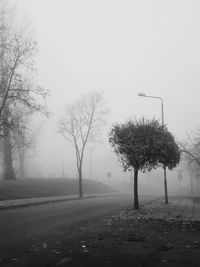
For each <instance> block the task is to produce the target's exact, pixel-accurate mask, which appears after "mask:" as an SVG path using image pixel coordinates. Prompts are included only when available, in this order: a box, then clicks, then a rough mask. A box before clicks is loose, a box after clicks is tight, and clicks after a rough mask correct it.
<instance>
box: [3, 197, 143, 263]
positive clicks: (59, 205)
mask: <svg viewBox="0 0 200 267" xmlns="http://www.w3.org/2000/svg"><path fill="white" fill-rule="evenodd" d="M141 202H142V200H141ZM132 205H133V197H132V196H130V195H125V194H122V195H120V194H119V195H112V196H107V197H105V196H104V197H96V198H88V199H82V200H79V199H78V200H69V201H63V202H56V203H48V204H42V205H37V206H30V207H23V208H15V209H8V210H1V211H0V266H1V265H2V264H3V263H4V264H5V263H6V265H2V266H10V265H7V264H8V263H9V261H12V260H13V259H14V260H15V258H16V259H18V258H22V257H24V255H25V254H26V253H27V251H29V252H28V253H30V250H31V247H32V246H33V244H34V243H35V244H36V241H37V242H39V243H40V244H42V242H44V244H47V243H52V240H53V241H56V240H61V239H63V235H65V239H66V238H67V239H69V240H70V239H71V240H72V239H73V240H75V239H76V235H78V234H79V232H78V231H76V229H79V228H80V227H81V226H84V227H85V228H84V229H85V231H87V228H89V227H90V225H91V224H92V223H94V221H95V222H97V223H99V224H101V220H103V219H105V218H106V216H108V215H109V216H110V215H111V214H112V213H114V212H115V211H117V210H120V209H123V208H125V207H130V206H132ZM75 226H77V228H76V227H75ZM12 266H15V265H12Z"/></svg>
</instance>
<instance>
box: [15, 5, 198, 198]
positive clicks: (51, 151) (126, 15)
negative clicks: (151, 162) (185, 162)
mask: <svg viewBox="0 0 200 267" xmlns="http://www.w3.org/2000/svg"><path fill="white" fill-rule="evenodd" d="M13 2H14V3H17V5H18V14H19V16H20V17H21V18H23V19H24V21H29V22H30V27H31V28H32V29H33V36H34V39H35V40H36V41H37V42H38V48H39V51H38V54H37V55H36V58H35V60H36V67H37V69H38V81H39V83H40V84H41V85H42V86H44V87H46V88H48V89H50V90H51V96H50V97H49V99H48V100H47V104H48V106H49V109H50V112H51V114H52V115H51V117H50V118H49V119H48V120H47V119H45V118H41V119H39V120H38V121H37V123H38V124H40V120H41V121H42V127H41V130H40V132H39V133H38V136H37V138H36V146H35V147H34V151H30V152H29V155H27V158H26V168H27V174H28V176H31V177H44V178H45V177H63V176H64V177H66V178H72V177H74V178H76V177H77V175H78V174H77V170H76V161H75V152H74V150H73V148H72V147H71V146H70V144H69V143H67V141H66V140H64V139H63V138H62V136H61V135H59V133H58V132H57V129H56V124H57V120H58V119H59V117H60V116H61V115H62V114H63V111H64V107H65V106H66V105H67V104H71V103H73V102H74V101H75V100H76V99H77V98H78V97H79V96H81V95H82V94H84V93H88V92H91V91H101V92H103V94H104V98H105V100H106V101H107V106H108V107H109V109H110V113H109V114H108V116H107V118H106V119H107V125H106V126H105V127H104V129H103V134H102V136H101V138H100V139H99V140H98V142H96V143H95V144H88V147H87V149H86V152H85V158H84V166H83V168H84V169H83V177H84V178H92V179H96V180H98V181H102V182H105V183H107V184H109V185H111V186H118V185H121V186H122V187H123V188H124V190H128V188H130V187H129V186H127V185H126V183H130V173H123V171H122V168H121V166H120V165H119V163H118V160H117V157H116V155H115V154H114V153H113V152H112V149H111V147H110V146H109V144H108V132H109V130H110V128H111V126H112V124H113V123H115V122H124V121H125V120H126V119H128V118H130V117H132V118H134V117H137V118H140V117H142V116H144V117H146V118H156V119H158V120H160V122H161V105H160V101H159V100H156V99H148V98H142V97H139V96H137V94H138V93H139V92H144V93H146V94H147V95H152V96H160V97H162V98H163V100H164V119H165V123H166V124H167V126H168V129H169V131H171V132H172V133H173V134H174V136H175V137H176V139H178V140H182V139H184V138H185V137H186V135H187V133H188V132H191V131H192V130H194V129H195V128H196V127H197V126H198V125H199V114H200V105H199V98H200V91H199V87H200V76H199V71H200V50H199V47H200V35H199V31H200V17H199V8H200V3H199V1H197V0H196V1H195V0H194V1H192V2H189V1H184V0H176V1H174V0H173V1H171V0H170V1H166V2H164V1H159V0H157V1H155V0H153V1H148V0H144V1H131V0H130V1H128V0H127V1H118V0H106V1H103V0H101V1H94V0H93V1H92V0H85V1H82V0H74V1H68V0H67V1H66V0H59V1H55V0H43V1H39V0H15V1H13ZM34 123H35V122H34ZM37 123H36V124H37ZM90 147H92V149H91V148H90ZM179 169H184V170H185V166H180V167H179ZM108 172H111V173H112V176H111V177H110V178H108V177H107V173H108ZM139 175H140V191H141V192H147V193H148V192H149V191H150V189H151V190H152V192H154V193H156V194H161V193H162V192H163V172H162V170H158V171H153V172H151V173H147V174H139ZM167 177H168V185H169V192H171V193H174V192H176V193H177V192H179V187H180V186H179V181H178V178H177V170H175V171H173V172H167ZM182 187H183V189H182V190H188V191H189V190H190V177H189V173H188V172H187V171H184V175H183V181H182ZM184 188H185V189H184Z"/></svg>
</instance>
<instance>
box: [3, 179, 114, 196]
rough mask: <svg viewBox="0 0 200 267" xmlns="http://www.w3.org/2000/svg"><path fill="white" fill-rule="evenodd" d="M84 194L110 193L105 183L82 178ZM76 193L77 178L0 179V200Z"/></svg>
mask: <svg viewBox="0 0 200 267" xmlns="http://www.w3.org/2000/svg"><path fill="white" fill-rule="evenodd" d="M83 192H84V194H98V193H112V192H114V190H113V189H111V188H110V187H108V186H107V185H105V184H103V183H100V182H97V181H94V180H88V179H84V180H83ZM76 194H77V195H78V179H66V178H65V179H64V178H27V179H18V180H14V181H3V180H0V200H6V199H20V198H31V197H45V196H64V195H76Z"/></svg>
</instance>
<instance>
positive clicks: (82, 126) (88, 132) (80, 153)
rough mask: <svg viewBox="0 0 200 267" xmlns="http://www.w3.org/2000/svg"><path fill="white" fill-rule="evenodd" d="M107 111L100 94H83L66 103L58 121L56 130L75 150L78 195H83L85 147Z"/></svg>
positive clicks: (93, 138)
mask: <svg viewBox="0 0 200 267" xmlns="http://www.w3.org/2000/svg"><path fill="white" fill-rule="evenodd" d="M107 112H108V109H107V108H106V107H105V102H104V99H103V96H102V94H101V93H96V92H94V93H89V94H87V95H83V96H82V97H81V98H79V99H78V100H77V101H76V102H75V103H74V104H72V105H68V106H67V107H66V109H65V114H64V116H63V117H62V118H61V119H60V120H59V122H58V131H59V132H60V133H61V134H62V136H63V137H64V138H65V139H66V140H67V141H69V142H70V143H71V144H72V145H73V147H74V149H75V152H76V164H77V169H78V174H79V196H80V197H82V196H83V189H82V166H83V158H84V152H85V147H86V145H87V143H88V142H93V141H94V140H95V139H96V137H97V135H98V134H99V133H100V130H101V126H102V125H103V124H104V123H105V115H106V114H107Z"/></svg>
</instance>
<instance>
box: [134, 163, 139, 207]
mask: <svg viewBox="0 0 200 267" xmlns="http://www.w3.org/2000/svg"><path fill="white" fill-rule="evenodd" d="M134 210H139V201H138V169H136V168H134Z"/></svg>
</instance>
